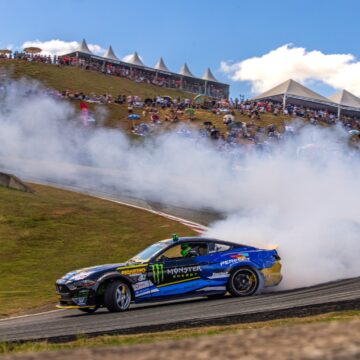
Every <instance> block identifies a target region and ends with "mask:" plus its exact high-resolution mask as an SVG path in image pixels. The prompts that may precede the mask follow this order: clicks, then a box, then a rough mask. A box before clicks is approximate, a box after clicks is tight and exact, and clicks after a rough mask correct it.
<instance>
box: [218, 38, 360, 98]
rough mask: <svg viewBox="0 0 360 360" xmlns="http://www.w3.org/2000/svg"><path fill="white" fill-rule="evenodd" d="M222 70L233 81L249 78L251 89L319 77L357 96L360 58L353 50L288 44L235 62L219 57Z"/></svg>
mask: <svg viewBox="0 0 360 360" xmlns="http://www.w3.org/2000/svg"><path fill="white" fill-rule="evenodd" d="M221 70H222V71H223V72H224V73H226V74H227V75H228V76H229V77H230V78H231V79H232V80H234V81H249V82H250V83H251V86H252V92H254V93H260V92H263V91H266V90H269V89H270V88H271V87H273V86H276V85H278V84H280V83H281V82H283V81H286V80H288V79H290V78H292V79H294V80H296V81H299V82H301V83H305V82H307V81H311V80H315V81H321V82H323V83H325V84H327V85H329V86H331V87H333V88H335V89H343V88H345V89H347V90H349V91H351V92H353V93H354V94H355V95H357V96H360V62H359V61H358V60H357V59H356V58H355V56H354V55H352V54H324V53H322V52H321V51H317V50H314V51H307V50H306V49H305V48H302V47H294V46H292V45H290V44H287V45H283V46H281V47H279V48H277V49H275V50H272V51H270V52H268V53H266V54H264V55H262V56H259V57H252V58H249V59H246V60H243V61H240V62H237V63H230V62H226V61H222V62H221Z"/></svg>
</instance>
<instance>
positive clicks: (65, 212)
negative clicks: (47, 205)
mask: <svg viewBox="0 0 360 360" xmlns="http://www.w3.org/2000/svg"><path fill="white" fill-rule="evenodd" d="M75 211H76V210H75V209H73V208H63V209H56V210H54V211H53V212H52V213H51V216H52V217H61V216H64V215H68V214H72V213H74V212H75Z"/></svg>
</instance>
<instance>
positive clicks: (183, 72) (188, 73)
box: [179, 63, 195, 77]
mask: <svg viewBox="0 0 360 360" xmlns="http://www.w3.org/2000/svg"><path fill="white" fill-rule="evenodd" d="M179 74H180V75H184V76H190V77H195V76H194V75H193V74H192V73H191V71H190V69H189V67H188V66H187V64H186V63H184V65H183V66H182V67H181V68H180V70H179Z"/></svg>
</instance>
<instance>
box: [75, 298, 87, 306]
mask: <svg viewBox="0 0 360 360" xmlns="http://www.w3.org/2000/svg"><path fill="white" fill-rule="evenodd" d="M72 301H73V302H74V303H75V304H76V305H79V306H83V305H86V301H87V297H78V298H72Z"/></svg>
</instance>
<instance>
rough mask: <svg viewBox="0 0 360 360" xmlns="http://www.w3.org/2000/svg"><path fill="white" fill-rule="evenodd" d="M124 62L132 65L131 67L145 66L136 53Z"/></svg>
mask: <svg viewBox="0 0 360 360" xmlns="http://www.w3.org/2000/svg"><path fill="white" fill-rule="evenodd" d="M125 61H126V62H127V63H129V64H132V65H137V66H145V65H144V63H143V62H142V61H141V59H140V56H139V55H138V53H137V52H136V51H135V52H134V53H133V54H132V55H130V56H129V57H127V59H126V60H125Z"/></svg>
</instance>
